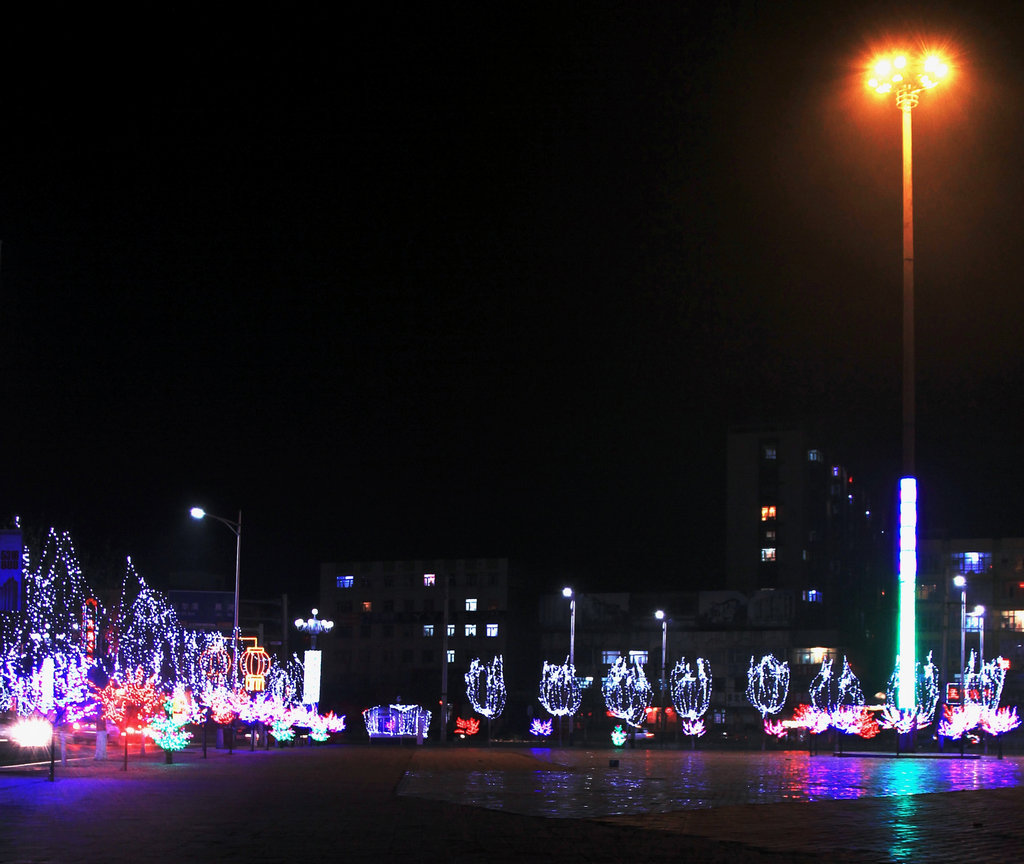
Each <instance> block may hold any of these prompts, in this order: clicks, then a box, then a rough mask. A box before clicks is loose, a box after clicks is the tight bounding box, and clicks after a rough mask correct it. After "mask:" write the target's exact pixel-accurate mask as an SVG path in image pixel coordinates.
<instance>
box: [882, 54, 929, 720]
mask: <svg viewBox="0 0 1024 864" xmlns="http://www.w3.org/2000/svg"><path fill="white" fill-rule="evenodd" d="M872 71H873V74H872V77H871V78H870V79H869V80H868V85H869V86H870V87H871V88H872V89H873V90H875V91H876V92H877V93H883V94H888V93H895V94H896V107H897V108H899V109H900V111H901V112H902V113H903V477H902V478H901V479H900V531H899V544H900V556H899V561H900V564H899V567H900V572H899V607H900V611H899V635H898V645H899V657H900V662H899V670H898V671H899V678H898V684H897V689H896V702H897V707H898V708H900V709H901V710H912V709H914V708H915V706H916V704H917V698H916V694H915V689H916V687H915V680H914V678H915V671H914V667H915V663H916V657H917V645H916V632H917V621H916V613H915V608H914V604H915V601H916V599H917V474H916V466H915V458H914V437H915V434H914V433H915V430H914V423H915V416H914V415H915V405H914V374H915V373H914V187H913V146H912V140H913V137H912V128H911V112H912V111H913V109H914V107H915V106H916V105H917V103H918V100H919V98H920V93H921V91H922V90H928V89H930V88H932V87H934V86H935V85H936V84H938V83H939V81H940V80H941V79H942V78H943V77H944V76H945V75H946V73H947V72H948V67H947V66H946V64H945V63H943V62H942V61H941V60H939V59H938V58H937V57H934V56H929V57H924V58H917V59H916V58H908V57H907V56H905V55H902V54H897V55H895V56H893V57H887V58H883V59H881V60H879V61H878V62H877V63H876V64H875V66H874V68H873V70H872Z"/></svg>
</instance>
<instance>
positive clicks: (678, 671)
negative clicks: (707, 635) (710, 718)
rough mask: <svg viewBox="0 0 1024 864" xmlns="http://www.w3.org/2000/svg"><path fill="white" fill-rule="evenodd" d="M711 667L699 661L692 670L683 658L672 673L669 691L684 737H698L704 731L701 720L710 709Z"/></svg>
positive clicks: (703, 661) (700, 658)
mask: <svg viewBox="0 0 1024 864" xmlns="http://www.w3.org/2000/svg"><path fill="white" fill-rule="evenodd" d="M711 681H712V678H711V664H710V663H709V662H708V661H707V660H705V659H704V658H703V657H698V658H697V659H696V661H695V662H694V665H693V666H691V665H690V663H689V661H688V660H687V659H686V658H685V657H682V658H680V659H679V662H677V663H676V665H675V667H673V669H672V674H671V676H670V677H669V687H670V690H671V692H672V704H673V705H675V708H676V711H677V712H678V714H679V719H680V723H681V727H680V729H681V731H682V732H683V734H684V735H691V736H694V737H700V736H701V735H703V734H704V732H705V731H706V730H705V728H704V720H703V717H704V715H705V714H706V713H707V710H708V708H709V707H710V706H711Z"/></svg>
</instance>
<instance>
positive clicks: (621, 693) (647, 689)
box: [601, 657, 654, 729]
mask: <svg viewBox="0 0 1024 864" xmlns="http://www.w3.org/2000/svg"><path fill="white" fill-rule="evenodd" d="M601 692H602V693H603V694H604V703H605V705H606V706H607V708H608V713H609V714H611V715H612V716H613V717H620V718H622V719H623V720H625V721H626V722H627V723H628V724H629V725H630V726H633V727H635V728H637V729H639V728H640V727H641V726H643V723H644V719H645V718H646V717H647V708H648V706H650V704H651V699H652V697H653V695H654V694H653V690H652V689H651V685H650V683H649V682H648V680H647V676H646V675H645V674H644V667H643V666H642V665H641V664H640V661H639V660H638V659H637V658H636V657H633V658H632V661H630V660H627V659H626V658H625V657H618V658H616V660H615V662H614V663H612V665H611V666H610V667H609V669H608V676H607V677H606V678H605V681H604V684H603V685H602V686H601Z"/></svg>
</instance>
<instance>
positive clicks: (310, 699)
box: [302, 651, 320, 705]
mask: <svg viewBox="0 0 1024 864" xmlns="http://www.w3.org/2000/svg"><path fill="white" fill-rule="evenodd" d="M302 665H303V667H304V670H305V672H304V674H303V677H302V704H303V705H314V704H316V703H317V702H319V701H320V652H319V651H307V652H306V653H305V655H304V656H303V659H302Z"/></svg>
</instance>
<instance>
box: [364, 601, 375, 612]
mask: <svg viewBox="0 0 1024 864" xmlns="http://www.w3.org/2000/svg"><path fill="white" fill-rule="evenodd" d="M363 611H364V612H372V611H373V603H372V602H371V601H369V600H364V601H363Z"/></svg>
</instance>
